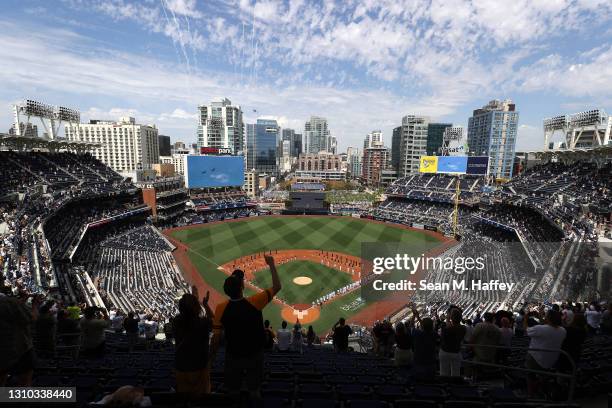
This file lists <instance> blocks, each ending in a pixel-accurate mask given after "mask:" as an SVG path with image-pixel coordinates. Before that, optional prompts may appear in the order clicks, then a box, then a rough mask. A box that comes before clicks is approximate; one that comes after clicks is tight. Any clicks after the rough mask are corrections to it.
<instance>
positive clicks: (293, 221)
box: [171, 216, 439, 331]
mask: <svg viewBox="0 0 612 408" xmlns="http://www.w3.org/2000/svg"><path fill="white" fill-rule="evenodd" d="M171 234H172V236H173V237H174V238H176V239H178V240H180V241H182V242H184V243H185V244H187V245H188V246H189V248H190V251H189V258H190V259H191V262H193V264H194V265H195V266H196V267H197V268H198V271H199V272H200V274H201V275H202V277H203V278H204V280H205V281H206V282H207V283H208V284H209V285H211V286H212V287H214V288H215V289H216V290H217V291H218V292H219V293H223V281H224V280H225V278H226V277H227V275H226V274H225V273H223V272H222V271H220V270H218V269H217V268H218V266H219V265H222V264H224V263H226V262H229V261H231V260H233V259H236V258H239V257H241V256H245V255H249V254H254V253H258V252H263V251H269V250H275V249H321V250H325V251H336V252H341V253H345V254H349V255H355V256H360V252H361V243H362V242H402V243H406V244H409V247H410V248H411V249H412V251H411V252H412V254H411V255H418V254H421V253H423V252H425V251H427V250H429V249H431V248H433V247H435V246H437V245H438V244H439V241H438V240H437V239H436V238H434V237H432V236H430V235H427V234H424V233H422V232H420V231H413V230H408V229H404V228H400V227H395V226H393V225H389V224H380V223H374V222H368V221H367V220H361V219H358V218H352V217H338V218H336V217H324V216H322V217H318V216H312V217H290V216H287V217H252V218H245V219H244V220H240V221H235V222H225V223H216V224H210V225H207V224H202V226H201V227H199V228H191V229H185V230H179V231H173V232H172V233H171ZM251 293H252V291H250V290H247V291H246V294H247V295H249V294H251ZM358 297H359V292H358V291H357V292H356V293H353V294H351V295H350V296H345V297H342V298H340V299H338V300H336V301H334V302H332V303H331V304H329V305H327V306H326V307H324V308H323V310H322V312H321V316H320V318H319V320H317V321H316V322H315V323H314V324H313V326H315V329H316V330H319V331H321V330H325V331H327V330H329V328H330V327H329V326H331V325H333V324H334V323H335V322H336V321H337V319H338V317H339V316H340V315H342V316H343V317H345V318H349V317H350V316H351V315H352V314H354V313H356V312H358V311H359V310H360V309H362V307H359V308H357V309H350V310H349V311H346V310H345V309H346V307H347V306H348V305H349V304H350V303H351V302H354V301H355V299H356V298H358ZM296 303H306V302H305V301H302V302H296ZM264 316H265V318H266V319H269V320H270V321H271V322H272V324H273V326H275V327H279V325H280V321H281V317H280V307H279V306H278V305H276V304H270V305H268V306H267V307H266V308H265V309H264Z"/></svg>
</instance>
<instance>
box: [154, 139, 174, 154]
mask: <svg viewBox="0 0 612 408" xmlns="http://www.w3.org/2000/svg"><path fill="white" fill-rule="evenodd" d="M157 138H158V139H159V155H160V156H170V154H171V150H172V149H171V148H170V136H164V135H159V136H157Z"/></svg>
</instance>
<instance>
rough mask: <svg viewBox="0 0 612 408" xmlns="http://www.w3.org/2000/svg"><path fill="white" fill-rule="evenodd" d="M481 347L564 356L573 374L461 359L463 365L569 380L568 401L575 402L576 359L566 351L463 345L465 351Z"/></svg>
mask: <svg viewBox="0 0 612 408" xmlns="http://www.w3.org/2000/svg"><path fill="white" fill-rule="evenodd" d="M479 347H480V348H493V349H500V350H523V351H545V352H554V353H560V354H563V355H564V356H566V357H567V359H568V361H569V362H570V365H571V374H567V373H562V372H556V371H547V370H535V369H532V368H526V367H514V366H508V365H503V364H497V363H487V362H484V361H474V360H464V359H463V358H462V359H461V363H462V364H467V365H476V366H483V367H493V368H501V369H504V370H512V371H520V372H524V373H534V374H539V375H544V376H550V377H555V378H567V379H569V391H568V394H567V401H568V402H570V401H572V400H573V398H574V391H575V389H576V363H575V362H574V359H573V358H572V356H570V355H569V353H568V352H566V351H565V350H561V349H545V348H530V347H520V346H510V347H507V346H498V345H496V346H493V345H485V344H467V343H466V344H464V345H462V348H463V349H468V348H479Z"/></svg>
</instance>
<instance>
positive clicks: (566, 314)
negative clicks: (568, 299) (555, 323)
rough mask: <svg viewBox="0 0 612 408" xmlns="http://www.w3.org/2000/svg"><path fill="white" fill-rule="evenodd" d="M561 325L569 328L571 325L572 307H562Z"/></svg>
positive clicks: (569, 305) (572, 317)
mask: <svg viewBox="0 0 612 408" xmlns="http://www.w3.org/2000/svg"><path fill="white" fill-rule="evenodd" d="M561 313H562V314H563V325H564V326H569V325H570V324H572V320H573V319H574V311H573V310H572V305H571V304H567V305H565V306H564V307H563V312H561Z"/></svg>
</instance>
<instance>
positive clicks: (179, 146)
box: [172, 140, 189, 152]
mask: <svg viewBox="0 0 612 408" xmlns="http://www.w3.org/2000/svg"><path fill="white" fill-rule="evenodd" d="M183 150H189V149H188V148H187V146H185V142H181V141H180V140H179V141H176V142H174V144H172V151H173V152H175V151H183Z"/></svg>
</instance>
